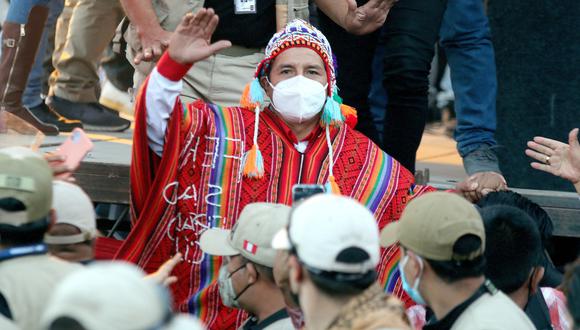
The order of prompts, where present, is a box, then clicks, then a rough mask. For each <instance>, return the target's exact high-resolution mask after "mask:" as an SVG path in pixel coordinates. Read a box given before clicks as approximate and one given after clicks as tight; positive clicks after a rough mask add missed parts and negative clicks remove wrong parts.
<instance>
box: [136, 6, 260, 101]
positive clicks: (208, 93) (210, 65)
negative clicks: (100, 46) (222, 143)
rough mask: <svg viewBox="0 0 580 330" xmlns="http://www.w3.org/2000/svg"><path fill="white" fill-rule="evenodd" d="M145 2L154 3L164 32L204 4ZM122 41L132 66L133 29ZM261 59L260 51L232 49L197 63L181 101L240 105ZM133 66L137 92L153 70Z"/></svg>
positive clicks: (151, 65) (148, 65)
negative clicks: (124, 42) (125, 42)
mask: <svg viewBox="0 0 580 330" xmlns="http://www.w3.org/2000/svg"><path fill="white" fill-rule="evenodd" d="M145 1H153V7H154V8H155V12H156V14H157V17H158V19H159V24H160V25H161V27H162V28H164V29H165V30H167V31H174V30H175V28H176V27H177V25H178V24H179V22H180V21H181V18H182V17H183V16H184V15H185V14H186V13H188V12H197V10H199V8H201V7H202V6H203V1H191V0H190V1H184V0H145ZM125 40H126V41H127V59H128V60H129V63H131V64H133V58H134V54H135V52H136V51H137V50H140V49H141V43H140V41H139V37H138V36H137V33H136V30H135V27H134V26H129V29H127V32H126V33H125ZM262 58H264V52H263V50H262V49H249V48H245V47H240V46H233V47H232V48H230V49H226V50H224V51H223V52H222V53H220V54H216V55H213V56H210V57H209V58H207V59H205V60H203V61H201V62H198V63H196V64H195V65H194V66H193V67H192V68H191V70H189V72H188V73H187V75H186V76H185V78H184V79H183V90H182V95H181V98H182V100H183V101H186V102H191V101H192V100H194V99H202V100H204V101H206V102H210V103H214V104H219V105H221V106H235V105H239V101H240V97H241V96H242V92H243V91H244V86H245V85H246V84H247V83H249V82H250V81H251V80H252V78H253V76H254V72H255V70H256V66H257V65H258V63H259V62H260V61H261V60H262ZM133 65H134V64H133ZM134 67H135V75H134V77H133V87H134V90H135V91H137V90H138V88H139V87H140V86H141V85H142V84H143V81H144V80H145V78H146V77H147V75H148V74H149V73H150V72H151V70H153V68H154V67H155V63H141V64H139V65H137V66H135V65H134Z"/></svg>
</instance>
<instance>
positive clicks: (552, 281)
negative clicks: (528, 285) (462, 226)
mask: <svg viewBox="0 0 580 330" xmlns="http://www.w3.org/2000/svg"><path fill="white" fill-rule="evenodd" d="M477 205H478V206H479V207H488V206H494V205H506V206H512V207H515V208H518V209H520V210H522V211H523V212H525V213H526V214H527V215H528V216H529V217H530V218H531V219H532V220H533V221H534V223H535V224H536V227H537V228H538V230H539V232H540V239H541V249H542V254H541V255H540V265H541V266H542V267H543V268H544V276H543V277H542V280H541V282H540V285H541V286H543V287H552V288H555V287H558V286H559V285H560V284H561V283H562V273H561V272H560V271H559V270H558V269H557V268H556V266H554V263H553V262H552V259H551V258H550V254H549V253H548V251H550V250H552V244H551V243H552V242H551V240H552V234H553V230H554V225H553V223H552V219H551V218H550V215H548V213H547V212H546V211H545V210H544V209H543V208H542V207H541V206H540V205H538V204H536V203H534V202H533V201H531V200H530V199H528V198H526V197H524V196H522V195H520V194H518V193H517V192H514V191H511V190H505V191H497V192H492V193H490V194H488V195H486V196H485V197H483V198H482V199H481V200H480V201H479V202H477Z"/></svg>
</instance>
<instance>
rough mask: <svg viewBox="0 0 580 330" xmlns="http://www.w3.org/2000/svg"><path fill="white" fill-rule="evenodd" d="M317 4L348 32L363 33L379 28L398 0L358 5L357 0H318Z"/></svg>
mask: <svg viewBox="0 0 580 330" xmlns="http://www.w3.org/2000/svg"><path fill="white" fill-rule="evenodd" d="M315 2H316V5H317V6H318V8H320V10H322V11H323V12H324V13H325V14H326V15H327V16H328V17H330V19H331V20H332V21H334V22H335V23H336V24H338V25H340V26H341V27H342V28H343V29H345V30H346V31H347V32H349V33H352V34H356V35H363V34H368V33H371V32H373V31H376V30H377V29H379V28H380V27H381V26H383V24H384V23H385V20H386V19H387V15H388V14H389V10H390V9H391V7H393V5H394V4H395V2H397V0H369V1H368V2H367V3H366V4H364V5H362V6H360V7H357V4H356V1H355V0H340V1H336V0H316V1H315Z"/></svg>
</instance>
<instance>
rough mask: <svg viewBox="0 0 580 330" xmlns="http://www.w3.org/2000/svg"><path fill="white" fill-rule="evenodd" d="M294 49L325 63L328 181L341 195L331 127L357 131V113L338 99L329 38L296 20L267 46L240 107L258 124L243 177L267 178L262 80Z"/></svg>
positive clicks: (322, 123)
mask: <svg viewBox="0 0 580 330" xmlns="http://www.w3.org/2000/svg"><path fill="white" fill-rule="evenodd" d="M295 47H304V48H310V49H312V50H314V51H315V52H316V53H317V54H318V55H319V56H320V58H321V59H322V61H323V62H324V66H325V69H326V78H327V81H328V87H327V91H326V93H327V97H326V102H325V104H324V108H323V111H322V116H321V118H320V125H321V126H322V127H324V128H325V130H326V140H327V144H328V149H329V153H328V154H329V155H328V156H329V162H330V164H329V170H328V171H329V177H328V183H327V191H332V192H335V193H340V190H339V189H338V185H337V184H336V182H335V180H334V175H333V171H332V168H333V165H334V159H333V152H332V143H331V141H330V133H329V126H335V127H338V126H340V125H342V124H343V123H344V122H346V123H347V124H348V125H349V126H351V127H354V125H355V124H356V111H355V110H354V109H353V108H351V107H349V106H346V105H343V104H342V99H341V98H340V96H338V89H337V87H336V74H335V63H334V58H333V54H332V49H331V47H330V44H329V43H328V40H327V39H326V37H325V36H324V35H323V34H322V32H320V31H319V30H318V29H316V28H315V27H313V26H312V25H310V24H308V23H306V22H305V21H303V20H299V19H295V20H293V21H291V22H290V23H288V24H287V25H286V26H285V27H284V29H282V30H280V31H279V32H277V33H276V34H274V36H273V37H272V39H270V42H268V45H267V46H266V51H265V55H266V56H265V58H264V59H263V60H262V61H261V62H260V64H258V66H257V68H256V73H255V74H254V80H252V82H251V83H249V84H248V85H246V88H245V90H244V93H243V94H242V99H241V101H240V105H241V106H243V107H249V108H254V109H255V113H256V123H255V128H254V141H253V143H254V144H253V146H252V148H251V149H250V151H248V152H247V153H246V155H245V157H244V166H243V171H244V175H245V176H247V177H251V178H256V179H261V178H262V177H263V175H264V162H263V159H262V154H261V152H260V148H259V146H258V122H259V115H260V111H261V107H262V106H263V105H264V89H263V88H262V86H261V85H260V78H261V77H262V76H264V75H266V74H268V72H269V70H270V64H271V63H272V60H273V59H274V58H276V56H278V55H280V54H281V53H283V52H284V51H285V50H287V49H290V48H295Z"/></svg>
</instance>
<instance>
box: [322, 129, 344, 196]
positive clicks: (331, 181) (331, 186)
mask: <svg viewBox="0 0 580 330" xmlns="http://www.w3.org/2000/svg"><path fill="white" fill-rule="evenodd" d="M326 144H327V145H328V181H327V182H326V184H325V185H324V188H325V190H326V192H327V193H332V194H336V195H342V194H341V192H340V188H339V187H338V184H337V183H336V179H335V178H334V173H333V171H332V168H333V167H334V152H333V150H332V141H330V129H329V127H328V125H326Z"/></svg>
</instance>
